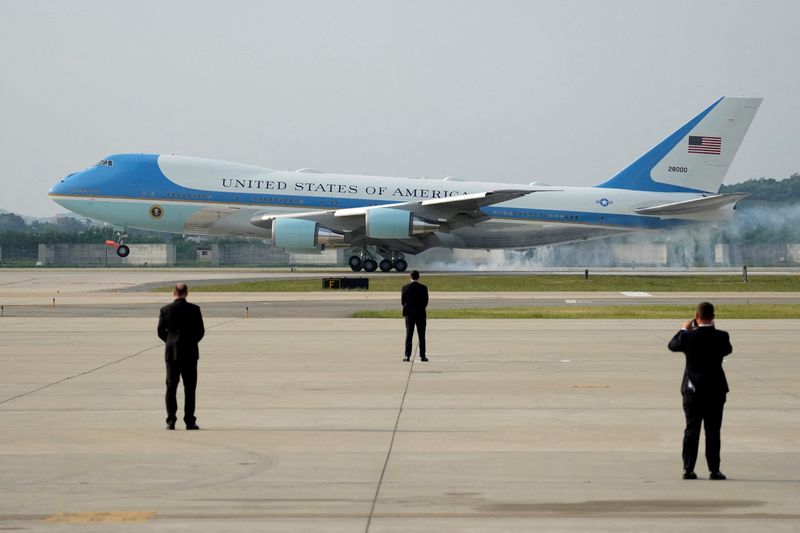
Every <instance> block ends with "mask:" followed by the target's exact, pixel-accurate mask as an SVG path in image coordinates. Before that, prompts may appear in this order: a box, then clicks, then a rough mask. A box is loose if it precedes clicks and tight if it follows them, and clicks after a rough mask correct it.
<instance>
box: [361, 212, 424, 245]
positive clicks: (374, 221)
mask: <svg viewBox="0 0 800 533" xmlns="http://www.w3.org/2000/svg"><path fill="white" fill-rule="evenodd" d="M438 229H439V224H432V223H430V222H428V221H426V220H424V219H422V218H419V217H416V216H414V213H412V212H411V211H404V210H402V209H391V208H378V209H368V210H367V219H366V230H367V237H370V238H372V239H408V238H410V237H413V236H414V235H421V234H423V233H431V232H433V231H436V230H438Z"/></svg>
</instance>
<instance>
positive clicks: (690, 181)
mask: <svg viewBox="0 0 800 533" xmlns="http://www.w3.org/2000/svg"><path fill="white" fill-rule="evenodd" d="M761 100H762V99H761V98H731V97H723V98H720V99H719V100H717V101H716V102H714V103H713V104H711V105H710V106H709V107H708V108H707V109H705V110H704V111H703V112H702V113H700V114H699V115H697V116H696V117H694V118H693V119H692V120H690V121H689V122H688V123H686V124H685V125H684V126H683V127H681V128H680V129H679V130H678V131H676V132H675V133H673V134H672V135H670V136H669V137H667V138H666V139H664V140H663V141H661V142H660V143H659V144H657V145H656V146H655V147H654V148H653V149H651V150H650V151H649V152H647V153H646V154H644V155H643V156H641V157H640V158H639V159H637V160H636V161H634V162H633V163H631V164H630V165H629V166H628V167H626V168H625V169H624V170H622V171H621V172H619V173H618V174H617V175H616V176H614V177H613V178H611V179H610V180H608V181H606V182H604V183H601V184H600V185H598V187H602V188H613V189H632V190H641V191H661V192H711V193H716V192H717V191H719V187H720V185H722V180H723V179H725V174H726V173H727V172H728V168H730V166H731V162H733V157H734V156H735V155H736V152H737V151H738V150H739V146H740V145H741V144H742V139H744V134H745V133H747V129H748V128H749V127H750V123H751V122H752V121H753V117H754V116H755V114H756V111H758V106H759V105H761Z"/></svg>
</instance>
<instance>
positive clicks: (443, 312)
mask: <svg viewBox="0 0 800 533" xmlns="http://www.w3.org/2000/svg"><path fill="white" fill-rule="evenodd" d="M694 311H695V306H694V305H684V304H681V305H665V304H658V305H608V306H603V305H597V306H588V305H565V306H552V307H551V306H534V307H494V308H486V309H481V308H475V309H429V310H428V318H431V319H437V318H557V319H564V318H598V319H639V318H671V319H675V320H686V319H688V318H691V317H692V316H694ZM716 311H717V319H718V320H733V319H799V318H800V304H730V305H727V304H723V305H719V306H717V309H716ZM353 317H354V318H402V315H401V311H400V310H391V311H357V312H356V313H354V314H353Z"/></svg>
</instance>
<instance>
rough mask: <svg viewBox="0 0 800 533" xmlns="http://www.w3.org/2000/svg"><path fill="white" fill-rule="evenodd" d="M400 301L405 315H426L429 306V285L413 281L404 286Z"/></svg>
mask: <svg viewBox="0 0 800 533" xmlns="http://www.w3.org/2000/svg"><path fill="white" fill-rule="evenodd" d="M400 302H401V303H402V304H403V316H425V314H426V313H425V308H426V307H428V287H426V286H425V285H423V284H422V283H420V282H419V281H412V282H411V283H409V284H408V285H405V286H403V291H402V292H401V293H400Z"/></svg>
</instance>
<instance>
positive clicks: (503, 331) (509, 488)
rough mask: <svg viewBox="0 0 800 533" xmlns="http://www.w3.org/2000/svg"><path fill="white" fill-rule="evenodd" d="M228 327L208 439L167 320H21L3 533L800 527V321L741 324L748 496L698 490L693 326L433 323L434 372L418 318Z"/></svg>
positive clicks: (208, 347)
mask: <svg viewBox="0 0 800 533" xmlns="http://www.w3.org/2000/svg"><path fill="white" fill-rule="evenodd" d="M207 325H208V327H209V332H208V336H207V339H206V340H204V341H203V344H202V356H201V360H200V384H199V387H198V421H199V423H200V425H201V427H202V428H203V429H202V430H201V431H199V432H186V431H174V432H167V431H165V430H164V429H163V418H164V413H163V406H162V402H163V399H162V396H163V378H164V376H163V362H162V360H163V355H162V347H161V345H160V343H159V342H158V340H157V339H156V338H155V335H154V328H155V320H154V319H145V318H133V319H126V320H119V319H115V318H102V317H97V318H88V317H84V318H4V319H2V322H0V363H1V364H2V368H3V375H4V378H3V380H2V386H1V387H0V402H2V403H0V472H2V482H1V483H0V527H2V528H22V529H23V530H34V531H38V530H42V531H83V530H86V528H87V524H89V523H98V522H99V523H102V526H99V527H100V529H97V530H98V531H100V530H102V531H134V530H136V531H139V530H147V531H173V530H179V529H180V530H182V529H191V530H193V531H219V530H220V529H222V528H225V529H230V530H234V531H298V530H303V531H365V530H366V529H367V523H369V531H375V532H378V531H400V530H403V531H409V530H412V531H433V530H437V531H442V530H443V531H464V530H472V531H497V530H512V531H530V530H533V529H536V530H564V531H585V530H612V529H613V530H625V531H641V530H649V531H654V530H660V531H678V530H686V529H695V528H696V527H698V523H700V524H706V525H709V526H710V525H713V526H714V527H719V528H722V529H726V530H743V531H744V530H759V531H765V530H774V531H792V530H796V529H797V528H798V527H800V513H799V512H798V511H797V505H796V502H797V499H798V496H800V453H799V452H798V442H799V441H800V430H798V428H797V424H796V421H797V419H798V414H799V413H798V411H799V410H800V386H798V379H797V378H798V376H800V361H798V359H797V357H796V350H795V347H794V346H795V342H796V339H797V334H796V331H797V329H798V325H800V324H798V321H773V322H768V321H729V322H726V323H721V324H720V327H723V328H726V329H728V330H730V331H731V333H732V338H733V343H734V348H735V352H734V354H733V356H731V359H730V360H729V361H728V362H727V363H726V369H727V372H728V375H729V380H730V382H731V388H732V393H731V395H730V397H729V403H728V406H727V408H726V418H725V422H724V426H723V453H722V457H723V463H722V467H723V471H724V472H726V473H727V474H728V475H729V477H730V479H729V480H728V481H726V482H712V481H708V480H704V479H701V480H698V481H694V482H687V481H682V480H681V479H680V470H681V469H680V466H681V464H680V438H681V429H682V412H681V408H680V396H679V392H678V386H679V382H680V374H681V369H682V360H681V359H682V358H681V356H679V355H675V354H671V353H669V352H667V351H666V348H665V344H666V341H667V340H668V338H669V336H671V334H672V333H673V330H674V329H675V328H676V327H677V325H676V324H673V323H672V322H671V321H659V320H655V321H624V322H614V321H596V320H586V321H584V320H570V321H560V320H553V321H546V320H539V321H511V320H509V321H505V320H496V321H495V320H471V321H460V320H446V321H431V324H430V328H429V330H430V334H429V335H430V356H431V358H432V361H431V362H430V363H428V364H424V363H420V362H416V363H414V365H413V369H412V366H411V365H409V364H404V363H402V362H401V361H400V350H399V347H400V346H401V344H402V335H403V333H402V325H401V324H400V322H399V321H393V320H353V319H317V320H310V319H250V320H245V319H213V320H209V321H208V324H207ZM702 466H703V465H702V460H701V464H699V465H698V472H699V473H700V474H701V477H702V476H703V474H705V472H704V469H703V468H702Z"/></svg>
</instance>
